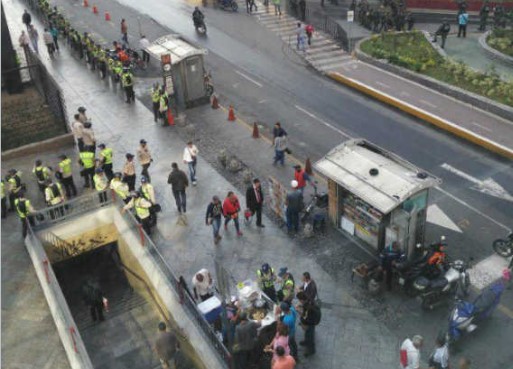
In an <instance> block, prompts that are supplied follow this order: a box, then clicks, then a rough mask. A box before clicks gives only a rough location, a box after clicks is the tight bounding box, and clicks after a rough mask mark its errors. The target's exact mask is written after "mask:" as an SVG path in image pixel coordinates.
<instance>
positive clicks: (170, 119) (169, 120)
mask: <svg viewBox="0 0 513 369" xmlns="http://www.w3.org/2000/svg"><path fill="white" fill-rule="evenodd" d="M167 123H168V124H169V125H170V126H174V125H175V117H174V116H173V112H172V111H171V109H168V110H167Z"/></svg>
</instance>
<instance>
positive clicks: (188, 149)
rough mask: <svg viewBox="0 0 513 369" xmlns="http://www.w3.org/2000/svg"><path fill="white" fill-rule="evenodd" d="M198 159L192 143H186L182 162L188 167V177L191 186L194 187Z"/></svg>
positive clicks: (196, 150)
mask: <svg viewBox="0 0 513 369" xmlns="http://www.w3.org/2000/svg"><path fill="white" fill-rule="evenodd" d="M197 157H198V148H197V147H196V145H194V144H193V143H192V141H189V142H187V146H185V149H184V150H183V162H184V163H186V164H187V166H188V167H189V176H190V177H191V182H192V185H193V186H196V179H197V178H196V163H197Z"/></svg>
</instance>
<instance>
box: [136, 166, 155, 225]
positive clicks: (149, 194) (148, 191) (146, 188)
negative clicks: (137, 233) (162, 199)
mask: <svg viewBox="0 0 513 369" xmlns="http://www.w3.org/2000/svg"><path fill="white" fill-rule="evenodd" d="M139 192H140V193H141V196H142V197H143V198H144V199H145V200H147V201H149V202H150V203H151V208H150V221H151V225H152V227H154V226H156V225H157V213H158V212H159V211H160V205H159V204H157V200H156V198H155V188H154V187H153V185H152V184H151V183H150V182H148V179H147V178H146V177H145V176H141V187H140V188H139Z"/></svg>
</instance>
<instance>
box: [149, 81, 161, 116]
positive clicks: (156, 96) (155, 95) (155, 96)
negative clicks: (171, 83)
mask: <svg viewBox="0 0 513 369" xmlns="http://www.w3.org/2000/svg"><path fill="white" fill-rule="evenodd" d="M151 102H152V103H153V117H154V120H155V122H156V121H158V120H159V108H160V87H159V84H158V83H154V84H153V88H152V89H151Z"/></svg>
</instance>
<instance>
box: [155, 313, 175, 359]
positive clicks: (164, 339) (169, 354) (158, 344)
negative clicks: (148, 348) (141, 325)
mask: <svg viewBox="0 0 513 369" xmlns="http://www.w3.org/2000/svg"><path fill="white" fill-rule="evenodd" d="M178 348H179V345H178V339H177V338H176V336H175V335H174V334H173V333H172V332H168V331H166V323H164V322H160V323H159V333H158V336H157V339H156V340H155V346H154V351H155V352H156V353H157V355H158V357H159V360H160V363H161V364H162V368H164V369H167V368H170V369H174V368H176V357H175V355H176V351H178Z"/></svg>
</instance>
